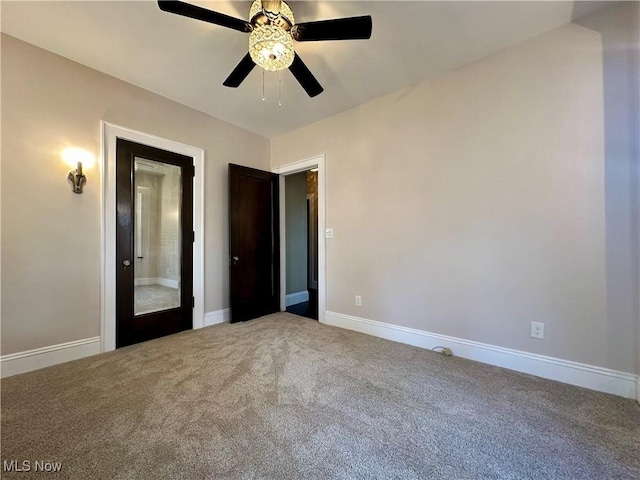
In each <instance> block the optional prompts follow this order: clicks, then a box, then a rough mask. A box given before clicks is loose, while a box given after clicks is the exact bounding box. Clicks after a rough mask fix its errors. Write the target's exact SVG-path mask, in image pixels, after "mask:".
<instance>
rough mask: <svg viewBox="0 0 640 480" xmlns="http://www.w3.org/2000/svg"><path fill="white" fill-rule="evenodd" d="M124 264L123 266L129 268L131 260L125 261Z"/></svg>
mask: <svg viewBox="0 0 640 480" xmlns="http://www.w3.org/2000/svg"><path fill="white" fill-rule="evenodd" d="M122 264H123V265H124V266H125V267H128V266H129V265H131V260H123V262H122Z"/></svg>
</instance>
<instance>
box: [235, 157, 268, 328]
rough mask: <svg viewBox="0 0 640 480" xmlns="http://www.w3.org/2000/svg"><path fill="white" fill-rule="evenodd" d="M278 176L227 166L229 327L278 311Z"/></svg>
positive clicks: (251, 169) (236, 166)
mask: <svg viewBox="0 0 640 480" xmlns="http://www.w3.org/2000/svg"><path fill="white" fill-rule="evenodd" d="M278 202H279V198H278V175H275V174H273V173H270V172H264V171H262V170H256V169H253V168H248V167H242V166H240V165H233V164H229V254H230V255H229V265H230V267H229V270H230V271H229V284H230V294H231V323H234V322H242V321H245V320H251V319H252V318H257V317H260V316H262V315H267V314H269V313H274V312H278V311H280V228H279V221H278V215H279V211H278Z"/></svg>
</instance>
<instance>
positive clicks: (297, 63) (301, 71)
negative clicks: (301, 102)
mask: <svg viewBox="0 0 640 480" xmlns="http://www.w3.org/2000/svg"><path fill="white" fill-rule="evenodd" d="M289 70H291V73H293V76H294V77H296V80H298V82H299V83H300V85H302V88H304V90H305V92H307V95H309V96H310V97H315V96H316V95H320V94H321V93H322V92H323V91H324V88H322V86H321V85H320V84H319V83H318V80H316V77H314V76H313V73H311V70H309V69H308V68H307V66H306V65H305V64H304V62H303V61H302V59H301V58H300V57H299V56H298V54H297V53H295V54H294V57H293V63H292V64H291V66H290V67H289Z"/></svg>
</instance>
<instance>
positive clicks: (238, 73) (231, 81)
mask: <svg viewBox="0 0 640 480" xmlns="http://www.w3.org/2000/svg"><path fill="white" fill-rule="evenodd" d="M255 66H256V64H255V63H253V60H251V55H250V54H248V53H247V54H246V55H245V56H244V58H243V59H242V60H240V63H239V64H238V65H237V66H236V68H234V69H233V72H231V75H229V76H228V77H227V79H226V80H225V81H224V83H223V85H224V86H225V87H233V88H236V87H239V86H240V84H241V83H242V82H243V81H244V79H245V78H247V75H249V73H251V70H253V67H255Z"/></svg>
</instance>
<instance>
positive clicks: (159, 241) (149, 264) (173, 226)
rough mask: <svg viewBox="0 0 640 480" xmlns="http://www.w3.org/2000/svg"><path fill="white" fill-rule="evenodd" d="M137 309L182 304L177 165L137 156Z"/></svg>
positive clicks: (154, 309) (139, 311)
mask: <svg viewBox="0 0 640 480" xmlns="http://www.w3.org/2000/svg"><path fill="white" fill-rule="evenodd" d="M134 168H135V175H134V177H135V178H134V187H135V189H134V192H135V199H134V203H135V210H134V250H135V256H136V258H135V263H134V265H135V268H134V279H135V280H134V313H135V314H136V315H142V314H145V313H151V312H157V311H161V310H168V309H171V308H176V307H180V258H181V251H180V193H181V192H180V188H181V187H180V185H181V179H180V175H181V173H182V172H181V169H180V167H178V166H176V165H169V164H166V163H161V162H156V161H154V160H149V159H146V158H139V157H136V158H135V167H134Z"/></svg>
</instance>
